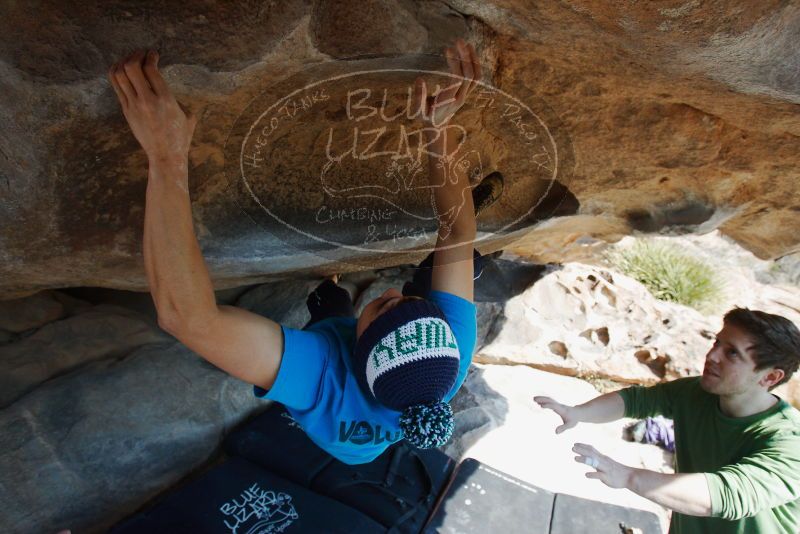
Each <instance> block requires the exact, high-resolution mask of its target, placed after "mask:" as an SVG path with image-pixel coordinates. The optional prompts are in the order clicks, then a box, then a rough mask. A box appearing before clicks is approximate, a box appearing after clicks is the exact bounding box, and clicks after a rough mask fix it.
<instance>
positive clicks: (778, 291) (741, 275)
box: [475, 231, 800, 407]
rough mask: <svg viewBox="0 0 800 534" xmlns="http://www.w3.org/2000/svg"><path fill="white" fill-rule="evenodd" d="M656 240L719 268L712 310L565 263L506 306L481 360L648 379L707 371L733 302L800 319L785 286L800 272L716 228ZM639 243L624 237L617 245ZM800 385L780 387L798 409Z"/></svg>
mask: <svg viewBox="0 0 800 534" xmlns="http://www.w3.org/2000/svg"><path fill="white" fill-rule="evenodd" d="M655 239H656V240H657V241H660V242H665V243H669V244H671V245H672V246H675V247H678V248H680V249H681V250H682V251H684V252H685V253H687V254H689V255H691V256H693V257H695V258H698V259H701V260H703V261H705V262H706V263H707V264H708V265H711V266H713V269H714V271H715V273H716V276H717V277H718V279H719V281H720V282H721V284H722V295H721V297H720V301H719V302H718V303H716V305H715V306H714V312H713V313H711V314H709V315H703V314H701V313H700V312H698V311H697V310H694V309H692V308H689V307H687V306H682V305H679V304H674V303H671V302H664V301H660V300H657V299H656V298H655V297H653V295H652V294H651V293H650V292H649V291H648V290H647V289H646V288H645V287H644V286H643V285H642V284H640V283H639V282H637V281H635V280H633V279H631V278H629V277H627V276H625V275H623V274H621V273H619V272H617V271H615V270H614V269H613V268H611V267H608V266H605V267H604V266H599V265H586V264H581V263H566V264H564V265H563V266H553V267H551V268H550V270H549V271H548V272H547V273H546V274H545V275H544V276H543V277H542V278H541V279H540V280H538V281H537V282H536V283H535V284H534V285H533V286H531V287H529V288H528V289H526V290H525V291H524V292H523V293H521V294H519V295H517V296H516V297H514V298H511V299H510V300H508V302H506V303H505V305H504V306H503V308H502V310H501V311H500V312H499V313H498V315H497V318H496V319H495V322H494V325H493V326H492V327H491V330H490V333H489V337H490V338H491V339H492V341H491V342H490V343H489V344H488V345H486V346H484V347H483V348H481V349H480V350H479V352H478V354H477V355H476V356H475V360H476V361H479V362H484V363H506V364H508V363H513V364H520V363H522V364H527V365H531V366H533V367H536V368H538V369H543V370H547V371H553V372H557V373H562V374H567V375H572V376H582V377H587V378H597V377H599V378H606V379H610V380H613V381H616V382H621V383H639V384H648V383H656V382H659V381H663V380H672V379H675V378H679V377H683V376H691V375H699V374H701V373H702V370H703V364H704V360H705V355H706V352H708V349H709V348H710V347H711V344H712V343H713V339H714V337H715V334H716V332H717V331H719V329H720V328H721V327H722V317H723V315H724V314H725V312H727V311H728V310H730V309H732V308H733V307H736V306H740V307H746V308H750V309H755V310H762V311H765V312H768V313H774V314H778V315H781V316H784V317H786V318H787V319H789V320H791V321H793V322H794V323H795V324H796V325H800V312H798V310H800V291H799V290H798V289H797V287H796V286H792V285H790V284H788V283H786V282H790V281H791V280H792V278H793V276H794V271H793V270H792V269H791V268H789V269H786V270H784V269H783V267H782V266H781V264H779V263H775V262H769V261H764V260H760V259H758V258H756V257H755V256H754V255H753V254H752V253H750V252H749V251H747V250H745V249H743V248H742V247H740V246H738V245H737V244H736V243H734V242H732V241H731V240H730V239H728V238H725V237H724V236H722V235H721V234H720V233H719V232H718V231H715V232H711V233H708V234H705V235H700V236H674V237H667V236H664V237H659V238H655ZM633 241H634V239H633V238H630V237H628V238H625V239H624V240H622V241H621V242H620V243H619V244H618V246H620V247H625V246H630V245H631V244H632V243H633ZM518 261H519V260H518ZM762 281H765V282H770V283H762ZM781 282H783V283H781ZM799 384H800V376H798V375H795V377H793V378H792V379H791V380H790V381H789V382H788V383H787V384H785V385H783V386H780V387H779V388H777V389H776V391H775V392H776V393H777V394H778V395H780V396H782V397H784V398H786V399H787V400H788V401H790V402H791V403H792V404H794V405H795V406H799V407H800V396H798V385H799Z"/></svg>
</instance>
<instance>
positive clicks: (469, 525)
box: [424, 458, 555, 534]
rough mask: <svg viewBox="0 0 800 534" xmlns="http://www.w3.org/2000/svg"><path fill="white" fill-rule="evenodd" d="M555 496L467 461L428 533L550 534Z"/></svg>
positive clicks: (437, 510)
mask: <svg viewBox="0 0 800 534" xmlns="http://www.w3.org/2000/svg"><path fill="white" fill-rule="evenodd" d="M554 499H555V494H554V493H552V492H549V491H547V490H544V489H541V488H537V487H535V486H531V485H530V484H528V483H526V482H523V481H521V480H519V479H517V478H514V477H512V476H510V475H507V474H505V473H502V472H500V471H497V470H495V469H492V468H490V467H488V466H486V465H483V464H482V463H480V462H479V461H477V460H474V459H472V458H467V459H465V460H464V461H463V462H461V463H460V464H459V466H458V467H457V468H456V470H455V474H454V476H453V479H452V481H451V482H450V485H449V486H448V488H447V490H446V492H445V493H444V496H443V497H442V498H441V499H440V501H439V503H438V504H437V506H436V509H435V510H434V512H433V514H432V516H431V518H430V520H429V521H428V524H427V525H426V526H425V529H424V532H425V534H436V533H439V532H458V533H459V534H462V533H463V534H468V533H473V532H474V533H481V534H483V533H486V532H525V533H526V534H547V533H548V531H549V528H550V515H551V512H552V510H553V501H554Z"/></svg>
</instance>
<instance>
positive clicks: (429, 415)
mask: <svg viewBox="0 0 800 534" xmlns="http://www.w3.org/2000/svg"><path fill="white" fill-rule="evenodd" d="M454 427H455V423H454V421H453V409H452V408H451V407H450V405H449V404H447V403H446V402H435V403H432V404H416V405H414V406H409V407H408V408H406V409H405V410H403V413H402V415H400V428H401V429H402V430H403V435H404V437H405V439H406V441H408V442H409V443H410V444H411V445H413V446H415V447H418V448H420V449H431V448H434V447H441V446H442V445H444V444H445V443H447V441H448V440H449V439H450V436H452V435H453V428H454Z"/></svg>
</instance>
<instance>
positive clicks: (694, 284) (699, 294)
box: [608, 241, 722, 311]
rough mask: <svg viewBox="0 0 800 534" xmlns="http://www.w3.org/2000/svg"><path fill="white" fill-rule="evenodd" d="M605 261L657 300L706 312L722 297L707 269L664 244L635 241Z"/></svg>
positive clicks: (707, 266)
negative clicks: (644, 288) (637, 283)
mask: <svg viewBox="0 0 800 534" xmlns="http://www.w3.org/2000/svg"><path fill="white" fill-rule="evenodd" d="M608 259H609V261H610V262H611V263H612V264H613V265H614V266H615V267H616V268H617V269H618V270H620V271H621V272H623V273H624V274H626V275H628V276H630V277H631V278H634V279H636V280H638V281H639V282H641V283H642V284H643V285H644V286H645V287H647V289H648V290H649V291H650V293H652V294H653V296H655V297H656V298H657V299H660V300H666V301H669V302H677V303H678V304H684V305H686V306H691V307H692V308H695V309H698V310H700V311H710V310H711V308H712V307H713V306H714V304H716V303H717V302H719V300H720V297H721V295H722V286H721V284H720V282H719V279H718V277H717V276H716V274H715V273H714V271H713V269H712V268H711V266H709V265H708V264H706V263H705V262H703V261H702V260H699V259H697V258H695V257H692V256H690V255H688V254H686V253H684V252H683V251H681V250H680V249H678V248H677V247H675V246H672V245H668V244H666V243H657V242H651V241H637V242H636V243H635V244H634V245H633V246H632V247H630V248H626V249H618V250H615V251H614V252H612V253H610V254H609V256H608Z"/></svg>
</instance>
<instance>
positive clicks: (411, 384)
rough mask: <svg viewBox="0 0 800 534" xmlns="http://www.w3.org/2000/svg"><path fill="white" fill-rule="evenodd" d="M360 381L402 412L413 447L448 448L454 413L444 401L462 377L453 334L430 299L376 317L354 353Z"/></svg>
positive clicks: (405, 428) (404, 433) (360, 339)
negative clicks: (459, 371)
mask: <svg viewBox="0 0 800 534" xmlns="http://www.w3.org/2000/svg"><path fill="white" fill-rule="evenodd" d="M353 356H354V359H355V364H356V366H357V369H358V375H359V376H358V379H359V381H360V382H361V383H362V386H363V387H365V388H366V389H367V390H368V391H370V392H371V393H372V395H373V396H374V397H375V399H376V400H377V401H378V402H380V403H381V404H383V405H384V406H386V407H387V408H390V409H392V410H397V411H399V412H401V415H400V428H401V429H402V430H403V435H404V437H405V439H406V440H407V441H408V442H409V443H411V444H412V445H414V446H416V447H419V448H423V449H427V448H431V447H439V446H441V445H444V444H445V443H446V442H447V440H449V439H450V436H451V435H452V433H453V411H452V409H451V408H450V405H449V404H447V403H446V402H442V399H444V397H445V395H447V393H448V392H449V391H450V390H451V389H452V387H453V384H455V382H456V378H457V377H458V368H459V353H458V345H457V344H456V338H455V336H454V335H453V330H452V329H451V328H450V325H449V324H447V321H446V320H445V318H444V314H442V312H441V310H440V309H439V308H438V306H436V305H435V304H434V303H433V302H431V301H429V300H422V299H419V300H411V301H406V302H402V303H400V304H399V305H397V306H396V307H394V308H392V309H391V310H389V311H387V312H386V313H383V314H382V315H380V316H379V317H377V318H376V319H375V320H374V321H372V323H371V324H370V325H369V326H368V327H367V329H366V330H365V331H364V332H363V333H362V334H361V336H360V337H359V338H358V341H357V342H356V346H355V350H354V351H353Z"/></svg>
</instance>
